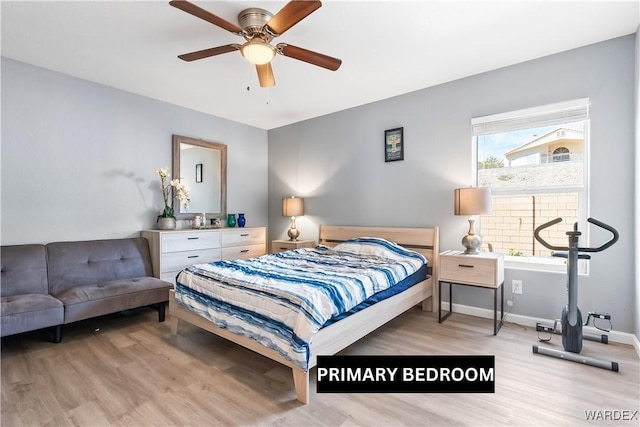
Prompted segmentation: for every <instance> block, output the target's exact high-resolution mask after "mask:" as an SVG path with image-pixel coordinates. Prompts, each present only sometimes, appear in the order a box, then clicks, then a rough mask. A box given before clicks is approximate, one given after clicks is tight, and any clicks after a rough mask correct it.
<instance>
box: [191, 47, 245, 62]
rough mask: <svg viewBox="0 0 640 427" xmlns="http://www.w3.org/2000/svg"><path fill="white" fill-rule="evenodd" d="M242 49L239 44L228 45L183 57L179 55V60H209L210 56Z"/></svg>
mask: <svg viewBox="0 0 640 427" xmlns="http://www.w3.org/2000/svg"><path fill="white" fill-rule="evenodd" d="M238 49H240V45H239V44H227V45H224V46H218V47H212V48H210V49H204V50H199V51H197V52H190V53H185V54H183V55H178V58H180V59H182V60H183V61H188V62H191V61H195V60H196V59H203V58H208V57H210V56H215V55H221V54H223V53H229V52H233V51H234V50H238Z"/></svg>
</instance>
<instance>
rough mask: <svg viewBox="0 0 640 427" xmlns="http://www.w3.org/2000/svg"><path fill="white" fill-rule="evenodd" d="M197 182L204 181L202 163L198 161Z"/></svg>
mask: <svg viewBox="0 0 640 427" xmlns="http://www.w3.org/2000/svg"><path fill="white" fill-rule="evenodd" d="M196 182H202V163H196Z"/></svg>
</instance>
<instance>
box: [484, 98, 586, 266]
mask: <svg viewBox="0 0 640 427" xmlns="http://www.w3.org/2000/svg"><path fill="white" fill-rule="evenodd" d="M472 126H473V143H474V148H475V152H476V154H477V161H476V162H475V163H474V164H475V165H476V168H475V179H476V184H477V185H478V186H485V187H490V188H491V193H492V204H493V209H492V213H491V214H489V215H483V216H482V217H481V219H480V224H481V226H480V234H481V235H482V240H483V242H484V243H483V245H484V246H485V250H490V251H494V252H502V253H504V254H506V255H507V262H508V263H511V265H515V264H514V263H517V264H518V265H519V266H523V263H525V264H526V266H527V267H529V265H528V264H543V265H547V266H548V265H553V264H558V265H559V266H560V267H561V268H564V267H563V264H564V263H563V261H561V260H560V259H558V258H554V259H553V260H548V259H547V260H545V258H548V257H549V256H550V255H551V251H550V250H548V249H547V248H545V247H544V246H542V245H541V244H540V243H539V242H538V241H537V240H536V239H535V237H534V230H535V228H536V227H538V226H539V225H542V224H544V223H545V222H548V221H550V220H552V219H555V218H558V217H560V218H562V222H561V223H560V224H558V225H556V226H554V227H552V228H550V229H548V230H549V231H545V232H543V237H544V238H545V239H546V240H547V241H548V242H550V243H552V244H554V245H558V246H566V245H567V244H568V241H567V236H566V234H565V232H566V231H569V230H570V229H572V228H573V224H574V223H575V222H579V223H580V225H582V227H581V230H585V229H586V227H584V224H586V218H587V206H588V188H587V184H588V179H587V176H588V167H587V166H588V162H587V159H588V147H589V144H588V128H589V100H588V99H580V100H575V101H570V102H565V103H559V104H554V105H547V106H543V107H537V108H531V109H526V110H519V111H514V112H510V113H504V114H497V115H492V116H486V117H479V118H475V119H473V120H472ZM585 231H586V230H585ZM580 243H581V245H585V246H586V244H587V243H588V242H587V235H586V232H584V231H583V236H582V237H581V241H580ZM545 268H547V267H545ZM583 272H584V271H583Z"/></svg>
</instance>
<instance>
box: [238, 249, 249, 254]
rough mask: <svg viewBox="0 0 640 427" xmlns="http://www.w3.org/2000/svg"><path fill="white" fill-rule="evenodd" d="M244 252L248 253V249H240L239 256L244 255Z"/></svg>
mask: <svg viewBox="0 0 640 427" xmlns="http://www.w3.org/2000/svg"><path fill="white" fill-rule="evenodd" d="M245 252H249V249H242V250H241V251H240V253H241V254H243V253H245Z"/></svg>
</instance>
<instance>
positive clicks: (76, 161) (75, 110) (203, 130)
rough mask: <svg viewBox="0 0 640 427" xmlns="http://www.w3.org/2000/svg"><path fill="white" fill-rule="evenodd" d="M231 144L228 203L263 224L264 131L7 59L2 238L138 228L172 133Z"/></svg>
mask: <svg viewBox="0 0 640 427" xmlns="http://www.w3.org/2000/svg"><path fill="white" fill-rule="evenodd" d="M172 134H178V135H184V136H189V137H194V138H202V139H206V140H209V141H215V142H221V143H224V144H227V146H228V191H227V193H228V210H229V212H245V213H246V216H247V225H248V226H251V225H256V226H257V225H260V226H266V225H267V174H268V171H267V169H268V168H267V160H268V153H267V132H266V131H264V130H261V129H257V128H254V127H250V126H247V125H243V124H239V123H236V122H231V121H228V120H224V119H220V118H218V117H214V116H211V115H207V114H204V113H199V112H196V111H192V110H188V109H185V108H181V107H178V106H175V105H171V104H166V103H163V102H159V101H155V100H152V99H149V98H145V97H142V96H139V95H134V94H131V93H128V92H124V91H120V90H116V89H113V88H110V87H107V86H102V85H99V84H96V83H92V82H88V81H85V80H80V79H77V78H74V77H71V76H67V75H63V74H59V73H55V72H51V71H48V70H44V69H42V68H37V67H33V66H31V65H27V64H24V63H20V62H16V61H14V60H11V59H7V58H2V147H1V148H2V170H1V180H2V183H1V184H2V196H1V202H2V205H1V220H2V225H1V233H2V234H1V242H2V244H3V245H9V244H22V243H46V242H51V241H59V240H89V239H103V238H120V237H128V236H134V235H138V233H139V232H140V230H142V229H149V228H154V226H155V219H156V216H157V215H158V214H159V213H160V212H161V211H162V208H163V201H162V195H161V192H160V190H159V182H160V181H159V178H158V177H157V176H156V173H155V171H156V170H157V169H159V168H161V167H163V166H168V167H169V170H171V169H170V168H171V152H172V150H171V135H172Z"/></svg>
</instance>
